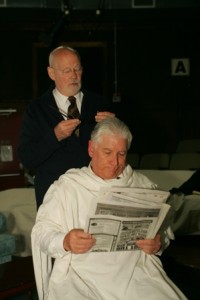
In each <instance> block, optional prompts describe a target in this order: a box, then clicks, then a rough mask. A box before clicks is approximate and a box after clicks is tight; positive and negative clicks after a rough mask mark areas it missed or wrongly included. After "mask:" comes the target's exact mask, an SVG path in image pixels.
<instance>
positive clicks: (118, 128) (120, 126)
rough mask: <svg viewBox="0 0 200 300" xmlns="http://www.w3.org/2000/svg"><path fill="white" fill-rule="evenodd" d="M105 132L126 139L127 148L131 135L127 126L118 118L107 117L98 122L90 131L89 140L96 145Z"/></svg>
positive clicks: (129, 144)
mask: <svg viewBox="0 0 200 300" xmlns="http://www.w3.org/2000/svg"><path fill="white" fill-rule="evenodd" d="M105 134H108V135H115V134H117V135H120V136H122V137H123V138H124V139H125V140H127V150H128V149H129V148H130V146H131V142H132V138H133V136H132V134H131V132H130V130H129V128H128V126H127V125H126V124H125V123H124V122H122V121H121V120H119V119H118V118H116V117H108V118H105V119H104V120H102V121H100V122H98V123H97V124H96V126H95V128H94V129H93V131H92V133H91V140H92V141H93V142H94V144H95V145H96V144H98V143H99V142H100V141H101V138H102V136H103V135H105Z"/></svg>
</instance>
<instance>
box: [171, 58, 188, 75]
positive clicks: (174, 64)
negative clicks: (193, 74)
mask: <svg viewBox="0 0 200 300" xmlns="http://www.w3.org/2000/svg"><path fill="white" fill-rule="evenodd" d="M171 75H172V76H189V75H190V59H189V58H172V59H171Z"/></svg>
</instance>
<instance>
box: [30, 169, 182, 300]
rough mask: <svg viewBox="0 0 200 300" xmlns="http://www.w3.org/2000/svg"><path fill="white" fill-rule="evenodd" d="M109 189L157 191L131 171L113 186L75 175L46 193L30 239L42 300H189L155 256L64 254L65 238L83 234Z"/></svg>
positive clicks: (80, 172) (86, 172)
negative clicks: (76, 230) (95, 206)
mask: <svg viewBox="0 0 200 300" xmlns="http://www.w3.org/2000/svg"><path fill="white" fill-rule="evenodd" d="M111 186H122V187H139V188H142V187H144V188H155V184H154V183H152V182H151V181H150V180H149V179H148V178H147V177H145V176H144V175H142V174H140V173H137V172H136V171H133V170H132V168H131V167H130V166H129V165H128V166H127V167H126V168H125V170H124V172H123V174H122V175H121V176H120V178H118V179H112V180H103V179H101V178H99V177H97V176H96V175H95V174H94V173H93V172H92V170H91V168H90V167H88V168H87V167H84V168H82V169H71V170H69V171H67V172H66V173H65V174H64V175H62V176H61V177H60V178H59V180H57V181H55V182H54V183H53V184H52V185H51V186H50V188H49V189H48V191H47V193H46V195H45V198H44V202H43V204H42V205H41V206H40V208H39V211H38V213H37V218H36V223H35V225H34V227H33V230H32V234H31V238H32V253H33V262H34V270H35V277H36V284H37V289H38V296H39V299H40V300H47V299H48V300H146V299H148V300H169V299H170V300H180V299H181V300H184V299H187V298H186V297H185V296H184V295H183V294H182V292H181V291H180V290H179V289H178V287H176V286H175V285H174V283H173V282H172V281H171V280H170V279H169V278H168V276H167V275H166V273H165V271H164V270H163V268H162V264H161V262H160V260H159V258H158V257H156V256H155V255H147V254H145V253H144V252H143V251H140V250H135V251H119V252H109V253H107V252H98V253H97V252H87V253H85V254H72V253H71V252H67V251H65V250H64V249H63V239H64V236H65V235H66V233H67V232H69V231H70V230H71V229H73V228H82V229H84V228H85V225H86V219H87V215H88V212H89V208H90V206H91V203H92V201H94V198H95V196H97V194H98V191H99V189H100V188H101V187H111ZM52 257H53V258H54V264H52V263H51V262H52V260H51V258H52Z"/></svg>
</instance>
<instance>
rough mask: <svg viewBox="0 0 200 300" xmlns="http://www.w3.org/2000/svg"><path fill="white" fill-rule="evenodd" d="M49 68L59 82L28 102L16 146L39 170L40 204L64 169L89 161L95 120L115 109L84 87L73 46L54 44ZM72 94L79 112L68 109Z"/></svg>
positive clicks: (26, 164)
mask: <svg viewBox="0 0 200 300" xmlns="http://www.w3.org/2000/svg"><path fill="white" fill-rule="evenodd" d="M47 71H48V75H49V77H50V78H51V79H52V80H53V81H54V83H55V84H54V86H53V87H51V88H50V89H49V90H48V91H47V92H46V93H45V94H43V95H42V96H41V97H39V98H38V99H36V100H34V101H33V102H32V103H31V104H30V106H29V107H28V108H27V111H26V114H25V118H24V121H23V125H22V128H21V133H20V141H19V147H18V156H19V159H20V161H21V163H22V164H23V166H24V167H25V168H27V169H29V170H33V171H34V173H35V182H34V184H35V193H36V201H37V207H39V206H40V204H41V203H42V201H43V197H44V194H45V193H46V191H47V189H48V188H49V186H50V185H51V183H53V182H54V180H56V179H58V177H59V176H60V175H61V174H63V173H64V172H65V171H67V170H68V169H70V168H79V167H82V166H86V165H88V163H89V156H88V153H87V145H88V141H89V139H90V134H91V131H92V129H93V128H94V126H95V124H96V122H99V121H101V120H103V119H104V118H106V117H107V116H113V115H114V114H113V113H111V112H109V110H110V105H109V102H107V101H106V100H105V99H104V98H103V97H101V96H100V95H97V94H94V93H91V92H89V91H86V90H82V86H81V79H82V73H83V68H82V64H81V59H80V56H79V54H78V52H77V51H76V50H75V49H73V48H70V47H66V46H60V47H58V48H56V49H54V50H53V51H52V52H51V53H50V55H49V66H48V68H47ZM70 96H74V97H75V102H76V105H77V108H78V113H79V116H77V115H75V114H74V113H68V108H69V106H70V101H69V99H68V97H70Z"/></svg>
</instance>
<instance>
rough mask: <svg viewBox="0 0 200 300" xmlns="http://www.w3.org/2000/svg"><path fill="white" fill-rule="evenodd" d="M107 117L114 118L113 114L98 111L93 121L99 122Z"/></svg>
mask: <svg viewBox="0 0 200 300" xmlns="http://www.w3.org/2000/svg"><path fill="white" fill-rule="evenodd" d="M107 117H115V114H114V113H112V112H109V111H100V112H98V113H97V114H96V116H95V121H96V122H100V121H102V120H104V119H105V118H107Z"/></svg>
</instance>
